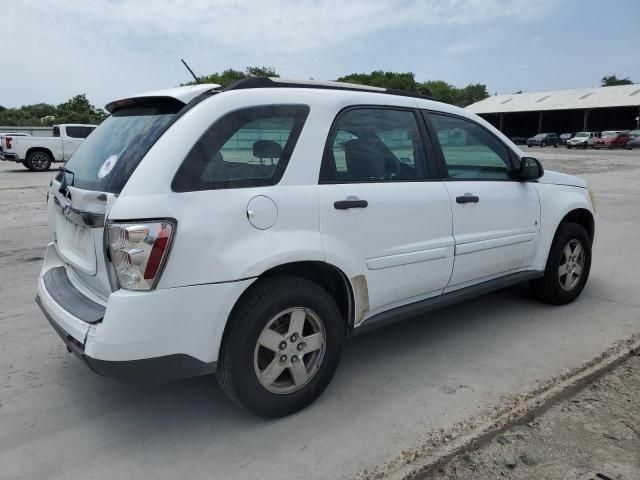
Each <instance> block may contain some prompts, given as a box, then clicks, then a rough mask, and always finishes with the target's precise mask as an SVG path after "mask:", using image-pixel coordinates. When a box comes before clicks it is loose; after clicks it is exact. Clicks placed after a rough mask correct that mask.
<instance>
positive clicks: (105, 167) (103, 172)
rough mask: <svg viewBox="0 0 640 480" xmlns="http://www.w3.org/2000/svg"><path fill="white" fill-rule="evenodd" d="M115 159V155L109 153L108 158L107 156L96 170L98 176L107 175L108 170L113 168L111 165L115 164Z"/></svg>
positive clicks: (116, 157)
mask: <svg viewBox="0 0 640 480" xmlns="http://www.w3.org/2000/svg"><path fill="white" fill-rule="evenodd" d="M117 161H118V156H117V155H111V156H110V157H109V158H107V159H106V160H105V161H104V163H103V164H102V166H101V167H100V170H98V178H104V177H106V176H107V175H109V172H111V170H113V167H114V166H115V164H116V162H117Z"/></svg>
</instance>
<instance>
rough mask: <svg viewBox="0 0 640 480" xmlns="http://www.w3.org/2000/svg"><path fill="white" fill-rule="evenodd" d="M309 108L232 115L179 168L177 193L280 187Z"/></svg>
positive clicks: (204, 137) (267, 109)
mask: <svg viewBox="0 0 640 480" xmlns="http://www.w3.org/2000/svg"><path fill="white" fill-rule="evenodd" d="M308 114H309V107H308V106H306V105H268V106H261V107H251V108H245V109H242V110H237V111H235V112H232V113H229V114H227V115H225V116H224V117H222V118H221V119H219V120H218V121H216V122H215V123H214V124H213V125H211V127H209V129H208V130H207V131H206V132H205V133H204V135H202V137H201V138H200V140H198V142H197V143H196V144H195V146H194V147H193V148H192V149H191V151H190V152H189V154H188V155H187V157H186V158H185V160H184V162H183V163H182V165H181V166H180V168H179V169H178V172H177V173H176V176H175V178H174V179H173V182H172V184H171V187H172V189H173V190H174V191H175V192H190V191H196V190H215V189H222V188H242V187H258V186H267V185H275V184H276V183H278V182H279V181H280V179H281V178H282V175H283V174H284V171H285V169H286V167H287V164H288V162H289V159H290V158H291V154H292V153H293V149H294V147H295V145H296V142H297V141H298V137H299V136H300V132H301V131H302V127H303V125H304V122H305V120H306V119H307V115H308Z"/></svg>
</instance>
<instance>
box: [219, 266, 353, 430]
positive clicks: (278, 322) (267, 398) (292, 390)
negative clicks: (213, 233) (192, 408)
mask: <svg viewBox="0 0 640 480" xmlns="http://www.w3.org/2000/svg"><path fill="white" fill-rule="evenodd" d="M343 340H344V325H343V321H342V317H341V314H340V311H339V309H338V307H337V305H336V303H335V301H334V300H333V298H332V297H331V295H329V293H328V292H327V291H325V290H324V289H323V288H321V287H320V286H319V285H317V284H315V283H313V282H311V281H309V280H305V279H302V278H297V277H288V276H277V277H271V278H266V279H263V280H259V281H258V282H257V283H256V284H255V285H253V286H252V287H251V289H250V290H249V291H248V292H247V293H246V294H245V295H244V296H243V297H242V298H241V299H240V301H239V303H238V305H236V307H235V308H234V311H233V313H232V314H231V316H230V318H229V323H228V326H227V331H226V332H225V335H224V338H223V341H222V347H221V350H220V355H219V358H218V371H217V373H218V381H219V383H220V385H221V387H222V389H223V390H224V392H225V393H226V394H227V395H228V396H229V398H231V400H233V401H234V402H235V403H237V404H238V405H240V406H242V407H244V408H246V409H247V410H250V411H252V412H254V413H256V414H258V415H261V416H265V417H282V416H285V415H289V414H291V413H294V412H296V411H298V410H301V409H303V408H305V407H306V406H308V405H309V404H311V403H312V402H313V401H314V400H315V399H316V398H318V397H319V396H320V394H321V393H322V392H323V391H324V389H325V388H326V387H327V385H328V384H329V382H330V381H331V378H332V377H333V374H334V373H335V370H336V368H337V366H338V363H339V360H340V355H341V352H342V344H343Z"/></svg>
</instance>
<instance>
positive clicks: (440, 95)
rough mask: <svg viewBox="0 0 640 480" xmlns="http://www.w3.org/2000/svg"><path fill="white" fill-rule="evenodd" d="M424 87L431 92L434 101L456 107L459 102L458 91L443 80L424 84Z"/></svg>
mask: <svg viewBox="0 0 640 480" xmlns="http://www.w3.org/2000/svg"><path fill="white" fill-rule="evenodd" d="M422 85H424V88H426V89H428V90H429V91H430V92H431V96H432V97H433V99H434V100H437V101H438V102H444V103H450V104H452V105H455V103H456V100H457V96H456V95H457V89H456V87H454V86H453V85H451V84H449V83H447V82H445V81H443V80H429V81H427V82H423V83H422Z"/></svg>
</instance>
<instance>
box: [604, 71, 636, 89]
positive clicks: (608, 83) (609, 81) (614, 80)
mask: <svg viewBox="0 0 640 480" xmlns="http://www.w3.org/2000/svg"><path fill="white" fill-rule="evenodd" d="M601 82H602V86H603V87H612V86H614V85H632V84H633V81H632V80H631V79H630V78H629V77H625V78H618V77H617V76H616V74H615V73H614V74H613V75H605V76H604V77H602V80H601Z"/></svg>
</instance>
